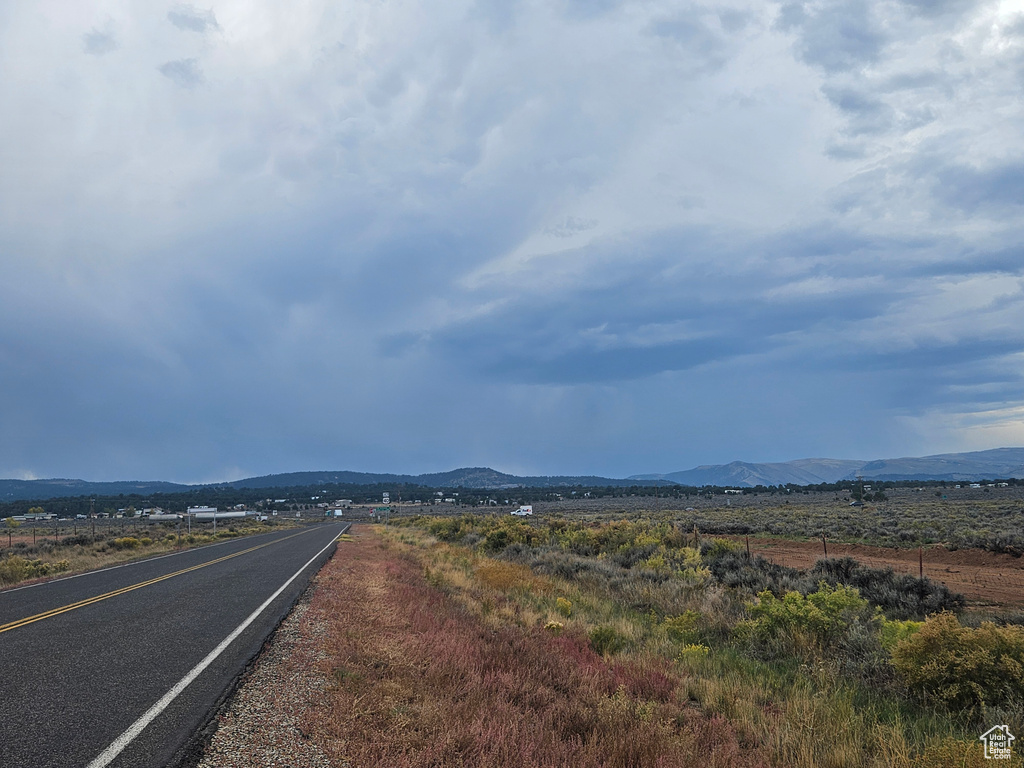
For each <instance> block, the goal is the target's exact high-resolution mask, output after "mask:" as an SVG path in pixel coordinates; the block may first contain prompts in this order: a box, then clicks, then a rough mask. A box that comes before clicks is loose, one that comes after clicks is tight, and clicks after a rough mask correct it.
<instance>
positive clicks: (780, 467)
mask: <svg viewBox="0 0 1024 768" xmlns="http://www.w3.org/2000/svg"><path fill="white" fill-rule="evenodd" d="M864 463H865V462H863V461H848V460H843V459H797V460H796V461H787V462H781V463H766V464H753V463H749V462H745V461H734V462H732V463H730V464H717V465H716V464H711V465H704V466H700V467H694V468H693V469H687V470H684V471H682V472H671V473H669V474H667V475H661V476H659V477H658V479H660V480H666V481H669V482H673V483H679V484H680V485H693V486H698V487H699V486H702V485H718V486H734V487H739V488H752V487H754V486H755V485H787V484H789V483H793V484H795V485H817V484H818V483H835V482H838V481H839V480H842V479H843V478H844V477H846V476H847V475H848V474H850V473H851V472H854V473H855V472H856V471H857V470H858V469H859V468H860V467H861V466H863V465H864ZM642 477H644V478H645V479H652V478H653V477H655V476H651V475H646V476H642Z"/></svg>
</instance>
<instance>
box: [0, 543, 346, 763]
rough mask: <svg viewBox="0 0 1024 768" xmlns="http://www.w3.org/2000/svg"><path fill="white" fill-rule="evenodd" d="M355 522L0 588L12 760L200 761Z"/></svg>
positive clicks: (0, 752) (2, 680)
mask: <svg viewBox="0 0 1024 768" xmlns="http://www.w3.org/2000/svg"><path fill="white" fill-rule="evenodd" d="M346 528H347V525H346V524H339V523H328V524H325V525H319V526H311V527H307V528H302V529H291V530H287V531H281V532H274V533H269V534H262V535H259V536H250V537H245V538H241V539H233V540H230V541H226V542H222V543H219V544H216V545H213V546H208V547H202V548H200V549H194V550H189V551H185V552H180V553H175V554H174V555H170V556H164V557H159V558H153V559H150V560H144V561H140V562H136V563H131V564H128V565H122V566H117V567H114V568H109V569H105V570H102V571H95V572H92V573H88V574H82V575H79V576H73V577H69V578H65V579H59V580H56V581H51V582H47V583H44V584H39V585H35V586H30V587H23V588H20V589H13V590H8V591H6V592H2V593H0V686H2V687H0V764H2V765H3V766H5V768H6V767H8V766H10V767H11V768H49V767H51V766H52V767H53V768H58V767H59V768H77V767H78V766H81V767H82V768H105V766H108V765H109V766H114V768H129V767H131V768H157V767H159V768H163V767H164V766H169V765H178V764H180V763H182V762H187V761H188V760H189V759H191V757H193V753H194V752H195V750H196V749H197V748H198V740H197V738H196V737H197V734H198V732H199V731H200V730H201V729H202V728H203V726H204V725H205V724H206V723H207V722H208V721H209V718H210V716H211V715H212V713H213V711H214V709H215V708H216V706H217V705H218V703H219V702H220V701H222V700H223V697H224V696H225V695H226V693H227V692H228V691H229V689H230V687H231V685H232V683H233V682H234V681H235V680H236V679H237V677H238V675H239V674H240V673H241V671H242V670H243V669H244V667H245V665H246V664H247V663H248V662H249V661H250V660H251V659H252V658H253V656H255V654H256V653H257V652H258V651H259V649H260V647H261V646H262V645H263V642H264V640H265V639H266V638H267V636H268V635H269V634H270V632H271V631H272V630H273V629H274V628H275V627H276V626H277V625H278V623H280V621H281V619H282V618H283V617H284V616H285V615H286V614H287V613H288V611H289V610H290V608H291V606H292V605H293V604H294V602H295V600H296V599H297V598H298V596H299V595H300V594H301V593H302V591H303V590H304V589H305V587H306V585H307V584H308V582H309V579H310V577H311V576H312V575H313V574H315V573H316V571H317V570H318V569H319V568H320V566H321V565H323V563H324V562H325V561H326V560H327V558H329V557H330V555H331V553H332V552H333V551H334V541H335V540H336V539H337V537H338V535H339V534H341V533H343V532H344V530H345V529H346ZM293 577H294V578H293ZM289 580H290V581H289ZM285 585H286V586H285ZM282 587H283V589H282ZM247 620H248V621H249V623H248V624H246V622H247ZM272 726H273V724H272V723H268V727H272Z"/></svg>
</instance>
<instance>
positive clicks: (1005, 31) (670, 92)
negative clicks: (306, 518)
mask: <svg viewBox="0 0 1024 768" xmlns="http://www.w3.org/2000/svg"><path fill="white" fill-rule="evenodd" d="M1022 89H1024V0H1006V1H1004V2H972V0H935V1H934V2H929V1H927V0H904V1H898V0H811V1H810V2H802V3H801V2H793V3H789V2H783V3H777V2H764V1H763V0H761V1H759V2H742V1H740V0H736V1H733V0H729V1H727V2H720V1H719V0H708V2H705V3H690V2H670V1H667V0H646V1H644V2H616V1H615V0H586V1H584V0H549V1H548V2H516V1H515V0H475V1H470V0H431V1H430V2H424V1H420V0H335V1H333V2H324V1H322V0H297V1H296V2H292V3H280V2H266V1H265V0H245V2H234V1H231V2H229V1H227V0H224V1H218V2H215V3H214V4H213V5H212V6H207V5H198V6H194V5H182V4H174V3H166V2H160V1H159V0H157V2H124V1H121V0H68V1H67V2H57V1H56V0H40V2H34V3H2V4H0V104H2V105H3V107H2V109H0V477H11V478H25V479H31V478H44V477H79V478H83V479H88V480H114V479H162V480H173V481H179V482H215V481H220V480H228V479H237V478H241V477H246V476H252V475H262V474H270V473H278V472H289V471H299V470H316V469H338V470H340V469H352V470H361V471H376V472H408V473H419V472H432V471H443V470H448V469H453V468H456V467H462V466H491V467H494V468H495V469H499V470H501V471H505V472H511V473H518V474H599V475H605V476H611V477H625V476H628V475H631V474H637V473H645V472H672V471H677V470H681V469H687V468H690V467H692V466H695V465H697V464H709V463H725V462H729V461H733V460H746V461H785V460H788V459H795V458H803V457H833V458H858V459H875V458H883V457H896V456H908V455H926V454H934V453H940V452H947V451H966V450H980V449H987V448H994V447H999V446H1010V445H1024V237H1022V235H1024V215H1022V214H1024V91H1022Z"/></svg>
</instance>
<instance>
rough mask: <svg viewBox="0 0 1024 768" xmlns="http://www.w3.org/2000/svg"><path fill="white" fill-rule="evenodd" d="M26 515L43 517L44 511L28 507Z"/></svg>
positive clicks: (39, 508)
mask: <svg viewBox="0 0 1024 768" xmlns="http://www.w3.org/2000/svg"><path fill="white" fill-rule="evenodd" d="M28 513H29V514H30V515H45V514H46V510H45V509H43V508H42V507H30V508H29V510H28Z"/></svg>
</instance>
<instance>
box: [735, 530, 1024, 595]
mask: <svg viewBox="0 0 1024 768" xmlns="http://www.w3.org/2000/svg"><path fill="white" fill-rule="evenodd" d="M730 538H738V537H730ZM739 540H740V541H742V539H739ZM750 552H751V554H752V555H761V556H762V557H764V558H765V559H767V560H770V561H772V562H774V563H778V564H779V565H786V566H790V567H792V568H810V567H811V566H813V565H814V563H815V562H816V561H818V560H820V559H821V558H822V557H823V556H824V552H823V551H822V544H821V542H820V541H787V540H783V539H762V538H751V539H750ZM828 554H829V557H846V556H849V557H852V558H853V559H854V560H858V561H860V562H862V563H864V564H865V565H869V566H871V567H873V568H882V567H885V566H891V567H892V569H893V570H894V571H896V572H897V573H910V574H914V575H917V573H918V550H917V549H891V548H888V547H869V546H866V545H863V544H837V543H833V542H829V543H828ZM924 575H925V576H927V577H928V578H929V579H931V580H932V581H935V582H938V583H939V584H945V585H946V586H947V587H949V588H950V589H951V590H953V591H954V592H960V593H961V594H963V595H964V597H966V598H967V601H968V603H969V604H970V605H971V606H972V607H1024V558H1020V557H1013V556H1012V555H1006V554H999V553H996V552H988V551H986V550H981V549H958V550H954V551H950V550H948V549H946V548H945V547H943V546H933V547H925V549H924Z"/></svg>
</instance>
